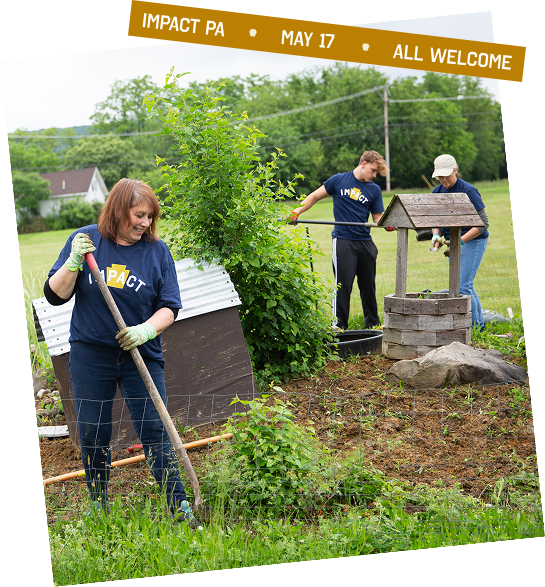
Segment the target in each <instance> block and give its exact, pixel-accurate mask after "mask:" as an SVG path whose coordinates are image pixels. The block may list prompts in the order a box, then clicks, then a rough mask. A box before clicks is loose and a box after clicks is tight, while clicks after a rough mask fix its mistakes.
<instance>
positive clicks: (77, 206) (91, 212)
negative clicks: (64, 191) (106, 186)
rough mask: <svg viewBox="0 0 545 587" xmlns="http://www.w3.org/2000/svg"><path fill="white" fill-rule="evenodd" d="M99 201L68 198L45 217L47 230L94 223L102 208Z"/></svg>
mask: <svg viewBox="0 0 545 587" xmlns="http://www.w3.org/2000/svg"><path fill="white" fill-rule="evenodd" d="M102 207H103V204H102V203H100V202H93V203H90V202H87V201H86V200H85V199H84V198H78V197H76V198H70V199H69V200H65V201H64V202H61V203H60V205H59V207H58V208H57V209H56V210H55V211H54V212H52V213H50V214H48V215H47V217H46V225H47V228H48V230H64V229H69V228H79V227H80V226H86V225H87V224H94V223H95V222H96V221H97V219H98V217H99V215H100V211H101V210H102Z"/></svg>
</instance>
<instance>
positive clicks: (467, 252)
mask: <svg viewBox="0 0 545 587" xmlns="http://www.w3.org/2000/svg"><path fill="white" fill-rule="evenodd" d="M432 177H436V178H437V179H438V180H439V181H440V182H441V185H438V186H437V187H436V188H434V189H433V193H434V194H449V193H451V194H452V193H464V194H467V196H468V198H469V199H470V200H471V203H472V204H473V205H474V206H475V210H476V211H477V213H478V214H479V216H480V217H481V220H482V221H483V224H484V226H481V227H475V226H474V227H472V228H462V230H461V241H460V244H461V251H460V293H461V294H462V295H469V296H471V314H472V319H473V327H474V328H479V329H480V330H481V331H482V330H484V320H483V313H482V309H481V301H480V299H479V296H478V295H477V292H476V291H475V287H474V285H473V280H474V279H475V276H476V275H477V270H478V269H479V265H480V264H481V260H482V258H483V255H484V251H485V249H486V245H487V244H488V216H487V214H486V212H485V206H484V203H483V200H482V198H481V194H480V193H479V191H478V190H477V188H476V187H474V186H472V185H471V184H470V183H468V182H467V181H464V180H463V179H461V178H460V177H459V176H458V164H457V163H456V159H454V157H452V155H440V156H439V157H437V158H436V159H435V161H434V172H433V175H432ZM432 233H433V236H432V246H438V244H439V243H438V240H439V237H440V235H441V234H443V236H444V237H445V239H446V240H450V231H449V229H448V228H434V229H433V231H432Z"/></svg>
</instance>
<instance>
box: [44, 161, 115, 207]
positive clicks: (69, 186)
mask: <svg viewBox="0 0 545 587" xmlns="http://www.w3.org/2000/svg"><path fill="white" fill-rule="evenodd" d="M40 177H41V178H42V179H47V180H48V181H49V189H50V190H51V196H50V197H49V198H48V199H47V200H42V201H41V202H40V216H42V217H45V216H47V214H49V213H50V212H52V211H53V210H54V209H55V208H56V207H57V206H58V205H59V204H60V203H61V202H63V201H66V200H68V199H70V198H76V197H78V196H79V197H80V198H84V199H85V200H86V201H87V202H89V203H92V202H101V203H104V202H105V201H106V196H107V195H108V193H109V192H108V189H107V188H106V184H105V183H104V180H103V179H102V176H101V175H100V171H99V170H98V167H85V168H84V169H71V170H69V171H52V172H51V173H40Z"/></svg>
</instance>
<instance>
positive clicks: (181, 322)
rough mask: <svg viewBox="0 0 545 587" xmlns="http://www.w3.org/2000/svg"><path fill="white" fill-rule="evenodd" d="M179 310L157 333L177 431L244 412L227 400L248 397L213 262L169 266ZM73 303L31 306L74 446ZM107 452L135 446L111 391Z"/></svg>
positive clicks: (227, 299)
mask: <svg viewBox="0 0 545 587" xmlns="http://www.w3.org/2000/svg"><path fill="white" fill-rule="evenodd" d="M175 265H176V273H177V277H178V284H179V287H180V296H181V298H182V304H183V309H182V310H180V312H179V313H178V317H177V319H176V321H175V322H174V323H173V324H172V325H171V326H170V327H169V328H168V329H167V330H166V331H165V332H164V333H163V334H162V344H163V357H164V359H165V371H164V376H165V385H166V391H167V409H168V411H169V414H170V416H171V418H172V420H173V421H174V422H175V423H176V422H178V423H179V424H180V425H181V426H182V427H184V428H187V427H196V426H202V425H208V424H211V423H213V422H216V421H218V420H222V419H225V418H228V417H229V416H231V415H232V414H233V412H236V411H244V410H245V407H244V406H243V405H241V404H240V403H237V404H236V405H231V402H232V400H233V398H235V397H238V398H239V399H241V400H250V399H253V398H254V397H256V395H257V392H256V389H255V381H254V376H253V371H252V363H251V360H250V356H249V353H248V347H247V345H246V340H245V338H244V333H243V331H242V325H241V323H240V318H239V314H238V307H237V306H239V305H240V299H239V297H238V293H237V292H236V290H235V287H234V285H233V283H232V282H231V279H230V277H229V274H228V273H227V271H226V270H225V268H224V267H222V266H221V265H219V264H214V263H213V264H210V265H206V264H203V268H202V270H200V269H199V268H198V265H197V264H196V263H195V262H194V261H193V260H192V259H184V260H181V261H176V263H175ZM73 305H74V299H72V300H70V302H68V303H66V304H64V305H62V306H51V305H50V304H49V303H48V302H47V300H46V299H45V298H39V299H36V300H33V306H34V311H35V317H36V319H35V321H36V330H37V333H38V340H45V342H46V344H47V347H48V350H49V353H50V355H51V359H52V363H53V368H54V371H55V377H56V379H57V383H58V385H59V392H60V396H61V399H62V403H63V407H64V411H65V414H66V424H67V425H68V432H69V434H70V437H71V439H72V441H73V443H74V444H75V445H76V446H79V438H78V430H77V415H76V410H75V404H74V396H73V391H72V382H71V379H70V371H69V360H70V345H69V343H68V338H69V331H70V319H71V315H72V308H73ZM112 423H113V430H114V433H113V436H112V443H111V447H112V449H113V450H118V449H121V448H126V447H129V446H131V445H133V444H138V443H139V442H140V440H139V438H138V436H137V434H136V432H135V430H134V427H133V425H132V420H131V418H130V415H129V413H128V408H127V406H126V404H125V401H124V400H123V398H122V396H121V393H120V391H119V389H118V390H117V395H116V397H115V399H114V406H113V414H112Z"/></svg>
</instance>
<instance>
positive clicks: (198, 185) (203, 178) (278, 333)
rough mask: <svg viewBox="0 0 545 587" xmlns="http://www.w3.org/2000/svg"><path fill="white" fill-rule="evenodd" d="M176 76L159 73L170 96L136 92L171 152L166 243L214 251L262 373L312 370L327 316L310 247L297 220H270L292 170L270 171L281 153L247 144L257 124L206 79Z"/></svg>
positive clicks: (197, 254) (321, 354) (319, 362)
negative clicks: (186, 80)
mask: <svg viewBox="0 0 545 587" xmlns="http://www.w3.org/2000/svg"><path fill="white" fill-rule="evenodd" d="M179 77H180V75H174V74H173V73H172V72H171V74H169V76H168V77H167V85H166V87H165V89H168V90H170V91H172V92H173V97H172V98H159V97H158V96H150V97H149V98H148V99H146V104H147V107H148V109H149V111H150V115H151V116H153V115H157V116H158V117H159V119H160V120H161V121H162V123H163V131H162V132H163V133H165V134H170V135H171V136H172V138H173V139H174V148H175V152H176V154H177V161H176V163H175V164H168V163H167V162H166V161H164V160H163V161H162V169H163V171H164V172H165V175H166V176H167V177H168V195H167V197H166V198H165V205H164V207H163V213H164V214H165V216H166V219H167V227H166V229H167V237H166V238H167V241H168V242H169V244H170V246H171V250H172V251H173V254H174V255H175V256H176V257H178V258H181V257H192V258H194V259H197V260H198V261H207V262H214V261H218V262H220V263H221V264H222V265H223V266H224V267H225V268H226V270H227V271H228V272H229V275H230V276H231V279H232V280H233V283H234V284H235V286H236V288H237V291H238V293H239V295H240V299H241V302H242V305H241V306H240V308H239V313H240V319H241V323H242V328H243V331H244V335H245V337H246V342H247V344H248V349H249V352H250V357H251V359H252V362H253V366H254V371H255V373H256V375H257V376H258V379H259V380H260V381H261V382H262V383H263V382H265V381H266V380H270V379H277V380H278V379H284V378H287V377H289V376H303V375H305V374H310V373H313V372H315V370H316V369H318V368H319V367H322V366H323V365H324V364H325V361H326V358H327V355H328V352H327V350H326V349H325V347H324V342H325V341H326V340H328V339H329V338H330V336H329V335H328V330H329V325H330V321H331V319H330V310H327V309H324V308H323V307H322V305H321V300H322V299H324V297H325V296H326V290H325V284H324V282H323V281H322V280H321V279H320V278H318V276H316V275H315V274H313V273H312V272H311V270H310V267H309V261H308V259H309V245H310V248H311V249H312V254H318V252H317V251H316V250H315V246H314V244H313V243H309V241H308V240H307V239H306V238H305V237H304V231H303V230H302V229H301V228H300V227H296V228H295V229H294V230H287V229H286V227H285V225H283V224H280V223H279V222H277V221H276V220H275V218H276V216H277V215H278V213H279V210H278V203H277V202H278V200H279V199H282V198H285V197H286V196H288V195H293V189H294V181H295V179H296V178H295V179H294V180H292V181H291V182H289V183H287V184H284V185H280V184H279V183H278V182H277V181H276V179H275V173H276V171H277V165H276V162H277V160H278V158H279V157H281V156H282V154H281V153H280V154H279V153H277V154H276V155H275V156H274V157H273V158H272V159H271V160H270V161H268V162H267V163H262V162H261V159H260V156H259V155H258V152H257V148H256V147H257V140H258V139H259V138H260V137H261V136H262V133H261V132H260V131H259V130H257V129H256V128H255V127H250V126H249V125H246V123H245V119H246V118H245V116H242V115H234V114H233V113H232V112H231V111H230V109H228V108H227V107H225V106H224V105H222V102H223V101H224V98H223V97H222V96H221V95H219V94H218V91H217V88H216V87H211V88H209V89H208V90H207V91H206V92H204V93H203V95H201V96H200V97H199V96H196V95H195V93H194V92H193V91H192V90H190V89H188V90H185V91H183V90H181V89H180V87H179V84H178V79H179ZM220 87H221V86H220ZM165 105H166V106H167V108H165V107H164V106H165ZM285 212H287V210H285Z"/></svg>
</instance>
